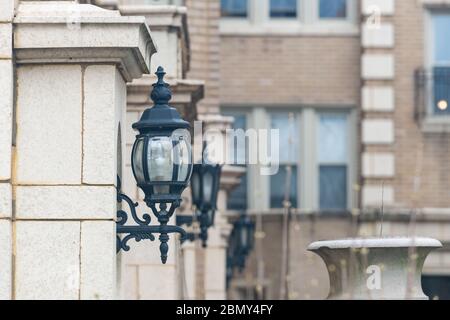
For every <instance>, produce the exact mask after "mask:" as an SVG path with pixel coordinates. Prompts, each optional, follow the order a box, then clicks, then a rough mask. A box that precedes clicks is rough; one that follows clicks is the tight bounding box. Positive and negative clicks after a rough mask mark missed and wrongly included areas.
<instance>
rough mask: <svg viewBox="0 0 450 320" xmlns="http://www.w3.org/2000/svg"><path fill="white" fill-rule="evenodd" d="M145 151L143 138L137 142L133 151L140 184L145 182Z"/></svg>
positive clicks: (136, 176)
mask: <svg viewBox="0 0 450 320" xmlns="http://www.w3.org/2000/svg"><path fill="white" fill-rule="evenodd" d="M143 152H144V139H142V138H141V139H139V140H138V141H137V142H136V144H135V146H134V152H133V171H134V176H135V178H136V181H137V182H138V183H139V184H140V183H144V182H145V177H144V168H143V163H142V160H143V158H142V156H143Z"/></svg>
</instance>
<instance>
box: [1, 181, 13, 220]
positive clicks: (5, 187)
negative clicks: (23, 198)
mask: <svg viewBox="0 0 450 320" xmlns="http://www.w3.org/2000/svg"><path fill="white" fill-rule="evenodd" d="M11 209H12V189H11V184H9V183H0V218H10V217H11Z"/></svg>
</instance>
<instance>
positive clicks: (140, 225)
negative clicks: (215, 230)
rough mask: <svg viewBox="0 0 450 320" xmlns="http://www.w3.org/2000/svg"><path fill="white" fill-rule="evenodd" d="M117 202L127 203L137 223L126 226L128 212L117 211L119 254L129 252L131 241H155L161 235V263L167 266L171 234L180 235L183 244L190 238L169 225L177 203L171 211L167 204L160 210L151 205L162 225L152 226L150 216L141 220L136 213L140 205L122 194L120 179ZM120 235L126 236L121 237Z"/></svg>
mask: <svg viewBox="0 0 450 320" xmlns="http://www.w3.org/2000/svg"><path fill="white" fill-rule="evenodd" d="M117 202H118V203H122V202H125V203H126V204H127V205H128V207H129V209H130V213H131V217H132V218H133V220H134V222H135V223H136V225H126V223H127V221H128V214H127V212H126V211H124V210H122V209H120V210H118V211H117V227H116V233H117V253H118V252H119V251H120V250H124V251H129V250H130V246H129V245H128V241H130V240H131V239H134V240H135V241H137V242H140V241H141V240H150V241H154V240H155V239H156V238H155V234H159V241H160V242H161V244H160V246H159V250H160V253H161V261H162V263H163V264H165V263H166V262H167V253H168V251H169V245H168V244H167V242H168V241H169V234H171V233H178V234H180V236H181V237H180V240H181V242H184V241H185V240H186V239H187V238H188V234H187V232H186V231H185V230H184V229H183V228H181V227H179V226H171V225H167V223H168V221H169V219H170V217H171V216H172V215H173V213H174V211H175V209H176V208H177V203H172V205H171V207H170V209H169V210H167V204H160V207H159V210H158V209H157V208H156V206H155V205H154V204H153V205H151V209H152V211H153V212H154V214H155V216H156V217H157V218H158V222H159V223H160V225H150V223H151V217H150V215H149V214H143V215H142V218H139V217H138V215H137V212H136V208H137V207H138V203H135V202H133V201H132V200H131V198H130V197H128V196H127V195H125V194H123V193H122V192H121V186H120V179H118V182H117ZM120 235H124V236H123V237H121V236H120Z"/></svg>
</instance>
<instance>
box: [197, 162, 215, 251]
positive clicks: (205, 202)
mask: <svg viewBox="0 0 450 320" xmlns="http://www.w3.org/2000/svg"><path fill="white" fill-rule="evenodd" d="M220 174H221V165H219V164H210V163H207V162H204V163H201V164H194V167H193V170H192V177H191V191H192V203H193V204H194V205H195V208H196V210H197V212H196V214H197V219H198V221H199V222H200V238H201V239H202V245H203V247H206V244H207V240H208V228H209V227H211V226H212V225H213V224H214V217H215V212H216V210H217V197H218V193H219V187H220Z"/></svg>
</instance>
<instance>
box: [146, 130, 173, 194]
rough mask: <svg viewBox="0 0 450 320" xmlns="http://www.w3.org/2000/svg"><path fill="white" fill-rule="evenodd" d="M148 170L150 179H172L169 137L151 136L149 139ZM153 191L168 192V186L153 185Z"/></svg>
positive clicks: (154, 180) (168, 180)
mask: <svg viewBox="0 0 450 320" xmlns="http://www.w3.org/2000/svg"><path fill="white" fill-rule="evenodd" d="M149 149H150V152H149V153H148V170H149V172H148V173H149V177H150V181H153V182H156V181H167V182H170V181H171V180H172V172H173V163H172V142H171V140H170V138H152V139H151V140H150V141H149ZM154 190H155V193H158V194H162V193H169V186H166V185H160V186H155V189H154Z"/></svg>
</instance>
